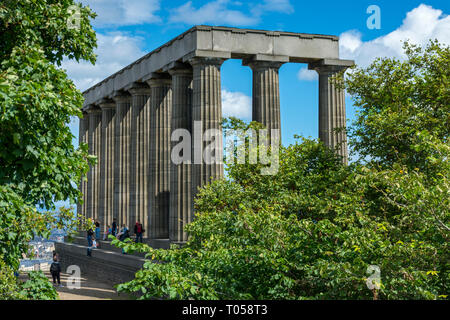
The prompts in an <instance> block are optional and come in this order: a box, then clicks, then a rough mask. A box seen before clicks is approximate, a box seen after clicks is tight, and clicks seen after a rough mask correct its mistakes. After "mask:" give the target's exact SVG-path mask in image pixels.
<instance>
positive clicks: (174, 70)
mask: <svg viewBox="0 0 450 320" xmlns="http://www.w3.org/2000/svg"><path fill="white" fill-rule="evenodd" d="M166 69H167V72H168V73H169V74H170V75H171V76H174V75H192V74H193V72H194V71H193V70H192V66H191V65H189V64H187V63H181V62H172V63H170V64H169V65H167V67H166Z"/></svg>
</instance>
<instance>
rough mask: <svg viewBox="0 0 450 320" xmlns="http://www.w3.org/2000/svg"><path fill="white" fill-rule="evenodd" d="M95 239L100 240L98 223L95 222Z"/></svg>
mask: <svg viewBox="0 0 450 320" xmlns="http://www.w3.org/2000/svg"><path fill="white" fill-rule="evenodd" d="M95 239H100V222H99V221H98V220H96V221H95Z"/></svg>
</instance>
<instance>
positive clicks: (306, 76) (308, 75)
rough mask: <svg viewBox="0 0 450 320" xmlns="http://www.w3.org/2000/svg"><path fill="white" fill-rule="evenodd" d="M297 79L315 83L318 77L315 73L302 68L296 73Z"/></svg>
mask: <svg viewBox="0 0 450 320" xmlns="http://www.w3.org/2000/svg"><path fill="white" fill-rule="evenodd" d="M297 78H298V79H299V80H301V81H316V80H318V79H319V75H318V74H317V72H316V71H314V70H308V68H307V67H303V68H301V69H300V70H299V71H298V73H297Z"/></svg>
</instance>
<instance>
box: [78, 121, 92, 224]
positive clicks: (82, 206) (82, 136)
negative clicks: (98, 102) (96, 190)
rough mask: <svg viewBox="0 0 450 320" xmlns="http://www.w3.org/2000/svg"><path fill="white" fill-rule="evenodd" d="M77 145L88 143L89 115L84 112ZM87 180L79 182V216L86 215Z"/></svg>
mask: <svg viewBox="0 0 450 320" xmlns="http://www.w3.org/2000/svg"><path fill="white" fill-rule="evenodd" d="M79 128H80V129H79V135H78V139H79V143H80V144H82V143H84V144H88V143H89V115H88V114H87V113H86V112H83V118H81V119H80V127H79ZM87 185H88V180H87V176H86V177H83V178H82V179H81V181H80V192H81V194H82V198H81V200H82V201H80V202H79V203H78V205H77V213H78V214H81V215H82V216H86V215H87V197H88V190H87Z"/></svg>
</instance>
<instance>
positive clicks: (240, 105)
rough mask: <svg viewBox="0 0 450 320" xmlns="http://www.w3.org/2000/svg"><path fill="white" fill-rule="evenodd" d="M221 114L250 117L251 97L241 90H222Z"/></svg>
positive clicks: (243, 117) (242, 117)
mask: <svg viewBox="0 0 450 320" xmlns="http://www.w3.org/2000/svg"><path fill="white" fill-rule="evenodd" d="M222 114H223V116H224V117H236V118H241V119H250V118H251V115H252V99H251V98H250V97H249V96H247V95H245V94H243V93H241V92H231V91H228V90H222Z"/></svg>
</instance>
